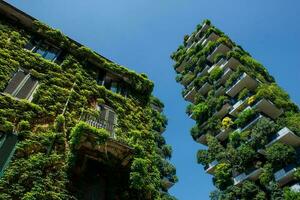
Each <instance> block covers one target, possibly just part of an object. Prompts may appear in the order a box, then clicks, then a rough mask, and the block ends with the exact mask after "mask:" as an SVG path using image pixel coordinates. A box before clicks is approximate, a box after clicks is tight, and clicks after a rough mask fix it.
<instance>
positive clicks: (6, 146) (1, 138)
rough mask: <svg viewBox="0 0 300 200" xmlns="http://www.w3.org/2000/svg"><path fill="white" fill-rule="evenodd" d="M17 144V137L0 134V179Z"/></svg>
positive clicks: (9, 134)
mask: <svg viewBox="0 0 300 200" xmlns="http://www.w3.org/2000/svg"><path fill="white" fill-rule="evenodd" d="M17 142H18V136H17V135H15V134H13V133H4V134H3V133H0V177H1V176H2V174H3V171H4V169H5V168H6V167H7V165H8V164H9V162H10V160H11V158H12V156H13V154H14V152H15V147H16V145H17Z"/></svg>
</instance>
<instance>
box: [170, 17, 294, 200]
mask: <svg viewBox="0 0 300 200" xmlns="http://www.w3.org/2000/svg"><path fill="white" fill-rule="evenodd" d="M171 58H172V59H173V60H174V61H175V64H174V69H175V70H176V72H177V77H176V81H177V82H179V83H181V84H182V85H183V86H184V89H183V91H182V96H183V97H184V99H185V100H186V101H189V102H190V105H188V107H187V109H186V113H187V114H188V115H189V116H190V118H192V119H194V120H195V121H196V125H195V126H194V127H193V128H192V129H191V135H192V137H193V139H194V140H195V141H196V142H198V143H200V144H203V145H205V146H207V148H203V149H201V150H199V151H198V153H197V158H198V163H200V164H202V165H204V166H205V167H204V169H205V171H206V172H207V173H209V174H211V175H212V176H213V183H214V185H215V186H216V190H215V191H213V192H212V193H211V197H212V199H228V200H229V199H230V200H232V199H299V197H300V195H299V193H298V192H299V191H300V185H299V180H300V176H299V175H300V173H299V172H300V171H299V164H300V151H299V150H300V148H299V147H300V114H299V109H298V107H297V105H295V104H294V103H293V102H292V101H291V100H290V98H289V96H288V94H287V93H286V92H284V91H283V90H282V89H281V88H280V87H279V86H278V85H277V84H276V82H275V80H274V78H273V77H272V76H270V75H269V73H268V71H267V70H266V68H265V67H264V66H263V65H262V64H260V63H259V62H257V61H256V60H255V59H253V58H252V57H251V55H250V54H249V53H248V52H246V51H245V50H243V49H242V47H240V46H239V45H237V44H235V43H234V42H233V41H232V40H231V39H230V38H229V37H228V36H226V35H225V34H224V33H223V32H222V31H220V30H219V29H217V28H216V27H214V26H213V25H212V24H211V23H210V21H209V20H206V21H204V22H203V24H202V25H199V26H197V29H196V30H195V31H194V32H193V33H192V34H191V35H187V36H185V37H184V44H183V45H181V46H180V47H179V48H178V49H177V51H175V52H174V53H173V54H172V55H171Z"/></svg>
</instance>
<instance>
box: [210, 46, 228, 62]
mask: <svg viewBox="0 0 300 200" xmlns="http://www.w3.org/2000/svg"><path fill="white" fill-rule="evenodd" d="M229 51H230V48H229V47H227V46H226V45H225V44H219V45H218V46H217V47H216V48H215V49H214V51H213V52H212V53H211V54H210V55H208V56H207V60H209V61H210V62H211V63H213V62H214V58H215V56H216V55H218V54H226V53H227V52H229Z"/></svg>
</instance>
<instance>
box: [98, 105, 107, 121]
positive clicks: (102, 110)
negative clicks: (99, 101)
mask: <svg viewBox="0 0 300 200" xmlns="http://www.w3.org/2000/svg"><path fill="white" fill-rule="evenodd" d="M106 113H107V108H105V107H104V106H101V111H100V119H101V120H104V121H106Z"/></svg>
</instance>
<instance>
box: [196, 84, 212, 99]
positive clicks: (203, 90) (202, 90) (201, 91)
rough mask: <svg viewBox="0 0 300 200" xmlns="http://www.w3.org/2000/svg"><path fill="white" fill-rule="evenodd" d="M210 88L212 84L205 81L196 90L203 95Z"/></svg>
mask: <svg viewBox="0 0 300 200" xmlns="http://www.w3.org/2000/svg"><path fill="white" fill-rule="evenodd" d="M211 88H212V85H211V84H209V83H208V82H206V83H205V84H204V85H202V87H201V88H200V89H199V90H198V92H199V93H200V94H202V95H203V96H204V95H206V94H207V93H208V92H209V90H211Z"/></svg>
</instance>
